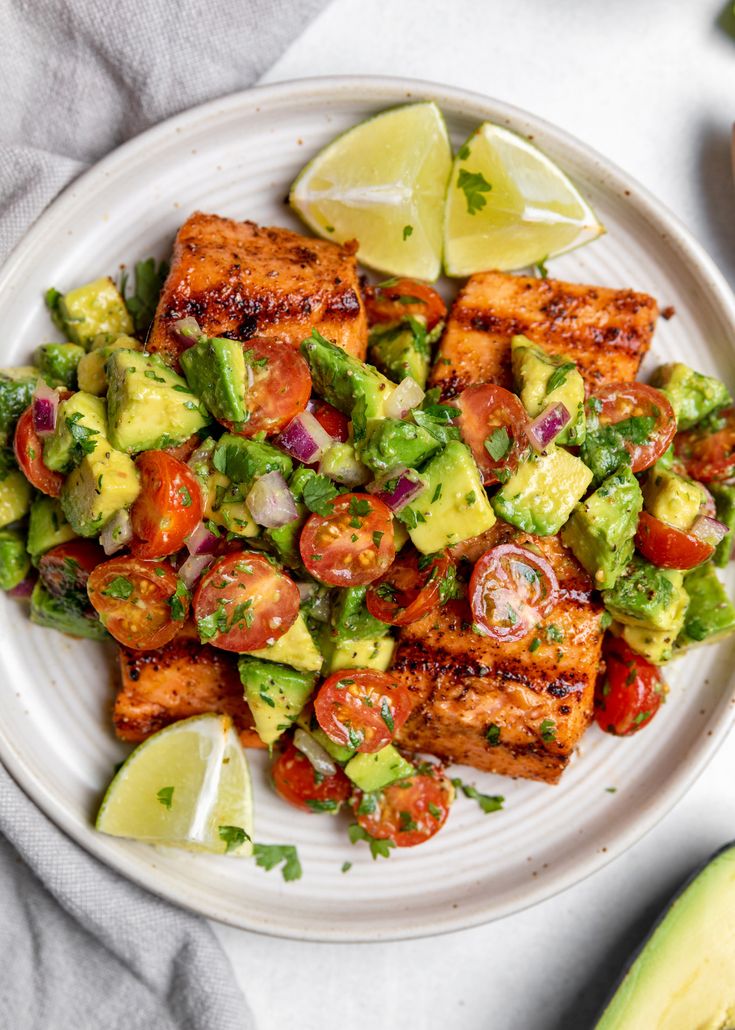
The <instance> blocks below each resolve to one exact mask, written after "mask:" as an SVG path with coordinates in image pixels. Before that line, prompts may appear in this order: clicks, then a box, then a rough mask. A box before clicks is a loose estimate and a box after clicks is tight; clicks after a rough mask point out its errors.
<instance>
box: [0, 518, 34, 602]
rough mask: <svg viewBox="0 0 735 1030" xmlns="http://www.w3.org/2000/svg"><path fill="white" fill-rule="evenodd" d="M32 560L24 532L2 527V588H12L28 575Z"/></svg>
mask: <svg viewBox="0 0 735 1030" xmlns="http://www.w3.org/2000/svg"><path fill="white" fill-rule="evenodd" d="M30 568H31V560H30V558H29V557H28V552H27V551H26V542H25V537H24V535H23V533H21V532H19V531H18V530H17V529H0V590H12V589H13V587H17V586H18V584H19V583H22V582H23V580H24V579H25V578H26V576H27V575H28V572H29V570H30Z"/></svg>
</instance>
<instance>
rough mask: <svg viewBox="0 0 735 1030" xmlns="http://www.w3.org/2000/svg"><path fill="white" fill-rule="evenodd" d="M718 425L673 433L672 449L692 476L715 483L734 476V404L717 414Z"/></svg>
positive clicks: (705, 481)
mask: <svg viewBox="0 0 735 1030" xmlns="http://www.w3.org/2000/svg"><path fill="white" fill-rule="evenodd" d="M715 424H716V426H717V427H718V428H716V429H714V431H712V430H708V429H707V428H701V427H697V426H695V427H694V428H693V429H687V430H685V431H684V432H683V433H677V436H676V439H675V440H674V449H675V450H676V454H677V457H678V458H680V459H681V461H683V462H684V465H685V466H686V470H687V472H688V473H689V475H690V476H691V477H692V479H698V480H700V481H701V482H702V483H716V482H721V481H722V480H725V479H731V478H732V477H733V476H735V408H727V409H726V410H725V411H720V412H718V414H717V422H716V423H715Z"/></svg>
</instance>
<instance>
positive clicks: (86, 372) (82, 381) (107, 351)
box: [77, 333, 143, 397]
mask: <svg viewBox="0 0 735 1030" xmlns="http://www.w3.org/2000/svg"><path fill="white" fill-rule="evenodd" d="M142 349H143V348H142V347H141V345H140V344H139V343H138V341H137V340H136V339H134V337H132V336H113V335H111V334H110V333H100V335H99V336H95V338H94V340H93V341H92V349H91V350H90V351H88V352H87V353H86V354H85V355H84V356H83V357H82V358H81V359H80V361H79V364H78V365H77V382H78V383H79V389H80V390H84V391H85V393H93V394H95V396H97V397H101V396H102V395H103V394H105V393H107V376H106V375H105V368H106V366H107V359H108V358H109V356H110V355H111V354H112V352H113V351H116V350H142Z"/></svg>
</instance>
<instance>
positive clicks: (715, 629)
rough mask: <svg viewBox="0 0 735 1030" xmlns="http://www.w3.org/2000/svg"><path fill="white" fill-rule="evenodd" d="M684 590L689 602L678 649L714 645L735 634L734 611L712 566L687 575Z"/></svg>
mask: <svg viewBox="0 0 735 1030" xmlns="http://www.w3.org/2000/svg"><path fill="white" fill-rule="evenodd" d="M684 589H685V590H686V592H687V594H688V595H689V598H690V601H689V607H688V609H687V613H686V617H685V619H684V624H683V627H682V629H681V632H680V633H679V636H678V637H677V639H676V647H677V649H679V650H681V649H686V648H689V647H694V646H696V645H699V644H711V643H713V642H714V641H715V640H721V639H722V638H723V637H726V636H729V635H730V634H731V633H732V632H733V631H734V630H735V607H733V605H732V602H731V601H730V600H729V598H728V596H727V594H726V593H725V588H724V587H723V585H722V583H721V582H720V580H719V579H718V577H717V573H716V571H715V569H714V566H713V565H712V563H711V562H707V563H706V564H705V565H700V566H699V567H698V568H696V569H692V571H691V572H688V573H687V574H686V576H685V577H684Z"/></svg>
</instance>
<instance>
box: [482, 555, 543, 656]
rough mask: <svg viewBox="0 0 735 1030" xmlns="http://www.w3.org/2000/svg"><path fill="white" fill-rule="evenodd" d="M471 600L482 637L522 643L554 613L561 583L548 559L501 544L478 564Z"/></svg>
mask: <svg viewBox="0 0 735 1030" xmlns="http://www.w3.org/2000/svg"><path fill="white" fill-rule="evenodd" d="M469 599H470V606H471V608H472V617H473V619H474V621H475V624H476V626H477V627H478V628H479V630H480V632H481V633H483V634H485V636H488V637H492V638H493V639H494V640H520V638H521V637H523V636H525V635H526V633H528V632H530V630H531V629H533V627H534V626H536V625H537V624H538V622H539V621H540V620H541V619H543V618H545V617H546V616H547V615H549V614H550V613H551V612H552V610H553V609H554V607H555V606H556V603H557V601H558V599H559V582H558V580H557V578H556V573H555V572H554V570H553V568H552V567H551V565H550V564H549V562H548V561H547V560H546V558H544V557H542V556H541V555H538V554H534V552H533V551H530V550H529V549H528V548H527V547H519V546H518V545H517V544H499V545H498V546H497V547H493V548H492V549H491V550H490V551H487V553H486V554H483V556H482V557H481V558H480V559H479V561H478V562H477V563H476V564H475V567H474V569H473V570H472V576H471V578H470V592H469Z"/></svg>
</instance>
